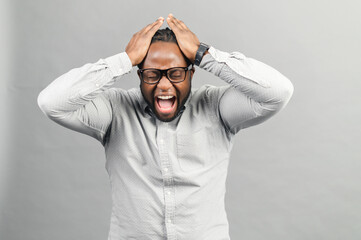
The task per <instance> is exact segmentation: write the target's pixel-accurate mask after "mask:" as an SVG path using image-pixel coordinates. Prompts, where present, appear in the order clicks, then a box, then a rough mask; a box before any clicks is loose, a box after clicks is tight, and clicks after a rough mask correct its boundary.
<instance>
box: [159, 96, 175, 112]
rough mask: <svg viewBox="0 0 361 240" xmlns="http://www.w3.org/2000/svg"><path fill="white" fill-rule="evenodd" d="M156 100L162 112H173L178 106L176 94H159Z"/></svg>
mask: <svg viewBox="0 0 361 240" xmlns="http://www.w3.org/2000/svg"><path fill="white" fill-rule="evenodd" d="M155 102H156V104H155V105H156V109H157V111H158V112H159V113H162V114H170V113H172V112H173V111H174V110H175V109H176V106H177V101H176V97H175V96H158V97H156V99H155Z"/></svg>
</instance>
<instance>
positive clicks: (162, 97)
mask: <svg viewBox="0 0 361 240" xmlns="http://www.w3.org/2000/svg"><path fill="white" fill-rule="evenodd" d="M172 97H173V96H158V98H160V99H170V98H172Z"/></svg>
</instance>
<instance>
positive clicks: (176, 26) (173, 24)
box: [167, 13, 182, 31]
mask: <svg viewBox="0 0 361 240" xmlns="http://www.w3.org/2000/svg"><path fill="white" fill-rule="evenodd" d="M167 22H168V25H169V26H170V27H171V28H172V30H175V31H178V30H181V29H182V28H181V26H180V25H179V24H178V23H177V22H176V20H175V18H174V16H173V14H171V13H170V14H169V15H168V18H167Z"/></svg>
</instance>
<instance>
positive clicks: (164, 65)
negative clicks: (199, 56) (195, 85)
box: [138, 27, 195, 122]
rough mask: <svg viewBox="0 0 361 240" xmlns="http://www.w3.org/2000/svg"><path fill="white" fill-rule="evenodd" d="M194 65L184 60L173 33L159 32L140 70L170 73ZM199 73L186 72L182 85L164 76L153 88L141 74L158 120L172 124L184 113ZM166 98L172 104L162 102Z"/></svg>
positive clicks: (142, 85)
mask: <svg viewBox="0 0 361 240" xmlns="http://www.w3.org/2000/svg"><path fill="white" fill-rule="evenodd" d="M190 64H191V62H190V61H189V60H188V59H187V58H186V57H185V56H184V54H183V53H182V51H181V50H180V48H179V46H178V42H177V39H176V37H175V35H174V33H173V31H172V30H170V29H169V28H168V27H167V28H166V29H160V30H158V31H157V32H156V33H155V34H154V36H153V38H152V40H151V44H150V46H149V49H148V52H147V55H146V56H145V58H144V60H143V61H142V62H141V63H140V64H138V68H139V69H148V68H156V69H161V70H164V69H169V68H174V67H187V66H189V65H190ZM194 71H195V69H194V67H193V68H192V69H191V70H188V71H186V72H185V80H184V81H182V82H177V83H174V82H173V83H172V82H171V81H170V80H169V79H168V78H167V76H165V75H163V76H161V79H160V80H159V82H158V83H156V84H149V83H146V82H144V81H143V80H142V77H141V75H140V73H138V75H139V78H140V80H141V82H140V89H141V92H142V95H143V97H144V99H145V101H146V102H147V103H148V105H149V106H150V107H151V109H152V110H153V112H154V113H155V115H156V116H157V118H158V119H159V120H161V121H164V122H169V121H172V120H173V119H174V118H175V117H176V116H177V114H178V112H179V111H180V110H181V107H182V106H183V105H184V103H185V102H186V101H187V99H188V97H189V94H190V91H191V79H192V77H193V73H194ZM159 96H163V97H161V98H166V97H165V96H172V98H170V99H169V100H167V99H160V97H159Z"/></svg>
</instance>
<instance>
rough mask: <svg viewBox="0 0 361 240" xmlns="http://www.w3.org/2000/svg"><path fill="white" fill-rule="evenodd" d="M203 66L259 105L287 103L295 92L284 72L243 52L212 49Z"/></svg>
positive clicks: (204, 59)
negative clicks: (261, 103)
mask: <svg viewBox="0 0 361 240" xmlns="http://www.w3.org/2000/svg"><path fill="white" fill-rule="evenodd" d="M200 67H201V68H203V69H204V70H206V71H208V72H212V73H213V74H215V75H216V76H218V77H219V78H221V79H222V80H223V81H225V82H227V83H228V84H230V85H232V86H233V87H234V88H236V89H238V90H239V91H241V92H242V93H243V94H245V95H247V96H249V97H250V98H252V99H254V100H255V101H257V102H263V103H269V102H275V103H276V102H280V101H286V100H288V98H290V97H291V95H292V93H293V85H292V83H291V82H290V81H289V80H288V79H287V78H286V77H285V76H283V75H282V74H281V73H280V72H278V71H277V70H275V69H274V68H272V67H270V66H268V65H266V64H264V63H262V62H260V61H257V60H255V59H253V58H247V57H245V56H244V55H243V54H242V53H239V52H232V53H227V52H222V51H220V50H217V49H215V48H214V47H211V48H210V49H209V54H207V55H204V57H203V59H202V62H201V65H200Z"/></svg>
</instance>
